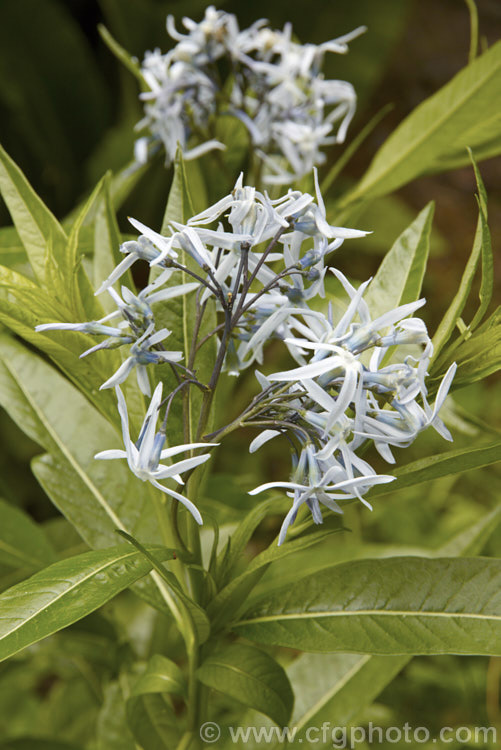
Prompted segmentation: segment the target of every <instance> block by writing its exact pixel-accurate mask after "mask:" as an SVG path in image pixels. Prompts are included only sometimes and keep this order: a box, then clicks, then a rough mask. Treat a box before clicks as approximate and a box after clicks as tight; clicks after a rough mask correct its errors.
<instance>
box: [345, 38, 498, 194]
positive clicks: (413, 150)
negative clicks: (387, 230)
mask: <svg viewBox="0 0 501 750" xmlns="http://www.w3.org/2000/svg"><path fill="white" fill-rule="evenodd" d="M500 72H501V42H498V43H497V44H494V45H493V46H492V47H491V48H490V49H488V50H487V51H486V52H485V53H484V54H483V55H482V56H481V57H479V58H477V59H476V60H474V61H473V62H472V63H471V64H470V65H468V66H467V67H466V68H464V69H463V70H461V71H460V72H459V73H458V74H457V75H456V76H455V77H454V78H453V79H452V80H451V81H450V82H449V83H447V84H446V85H445V86H444V87H443V88H441V89H440V90H439V91H437V93H436V94H433V96H431V97H430V98H429V99H426V101H424V102H422V103H421V104H420V105H419V106H418V107H417V108H416V109H415V110H414V111H413V112H411V114H410V115H409V116H408V117H407V118H406V119H405V120H404V121H403V122H402V123H401V124H400V125H399V127H398V128H397V129H396V130H395V131H394V132H393V133H392V134H391V135H390V137H389V138H388V139H387V140H386V142H385V143H384V144H383V146H382V147H381V148H380V149H379V151H378V152H377V154H376V156H375V157H374V159H373V161H372V163H371V165H370V166H369V168H368V170H367V172H366V173H365V175H364V176H363V177H362V179H361V181H360V182H359V184H358V185H357V186H356V188H355V189H354V191H353V192H352V193H351V194H350V195H349V196H348V199H347V202H352V201H355V200H357V199H359V198H361V197H363V198H364V199H365V198H375V197H377V196H379V195H384V194H385V193H390V192H392V191H393V190H396V189H397V188H399V187H401V186H402V185H405V184H406V183H407V182H410V181H411V180H413V179H415V178H416V177H419V176H420V175H423V174H429V173H431V172H438V171H441V170H442V169H444V168H445V167H452V166H454V167H458V166H462V165H464V164H466V163H467V160H468V155H467V152H466V147H467V146H470V147H471V148H472V149H473V150H474V151H475V153H476V156H477V158H478V159H485V158H488V157H490V156H494V155H495V154H497V153H499V152H500V151H501V139H500V138H499V124H500V117H501V115H500V113H499V106H498V102H499V100H500V98H501V75H500ZM479 112H482V115H481V116H480V117H479ZM495 137H496V138H495ZM493 138H495V140H494V141H493Z"/></svg>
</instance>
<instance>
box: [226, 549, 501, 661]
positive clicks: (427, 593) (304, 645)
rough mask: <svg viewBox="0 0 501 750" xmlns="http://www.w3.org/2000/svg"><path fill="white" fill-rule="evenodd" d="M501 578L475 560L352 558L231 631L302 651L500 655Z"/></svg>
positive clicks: (264, 604)
mask: <svg viewBox="0 0 501 750" xmlns="http://www.w3.org/2000/svg"><path fill="white" fill-rule="evenodd" d="M500 577H501V563H500V562H499V561H497V560H488V559H481V558H470V559H466V560H457V559H454V558H442V559H437V560H425V559H423V558H412V557H402V558H398V557H396V558H392V559H388V560H357V561H353V562H351V563H344V564H341V565H338V566H335V567H333V568H329V569H327V570H324V571H321V572H320V573H318V574H316V575H314V576H309V577H307V578H304V579H302V580H301V581H299V582H298V583H297V584H296V586H295V587H294V590H293V591H290V590H283V591H280V592H277V593H274V594H272V595H271V596H270V597H269V599H266V598H264V599H262V600H261V602H260V604H259V606H258V607H256V608H255V609H254V610H251V611H250V612H247V613H246V614H245V615H244V617H243V618H242V619H241V620H240V621H239V622H238V623H237V624H236V625H235V629H236V630H237V632H238V633H240V634H241V635H244V636H245V637H246V638H250V639H251V640H255V641H257V642H258V643H266V644H272V645H277V646H288V647H289V648H298V649H301V650H303V651H320V652H324V653H329V652H332V651H350V652H356V653H368V654H406V653H407V654H441V653H455V654H460V653H463V654H492V655H499V654H501V638H500V615H499V613H500V602H499V582H500ZM437 581H439V582H440V584H439V585H437Z"/></svg>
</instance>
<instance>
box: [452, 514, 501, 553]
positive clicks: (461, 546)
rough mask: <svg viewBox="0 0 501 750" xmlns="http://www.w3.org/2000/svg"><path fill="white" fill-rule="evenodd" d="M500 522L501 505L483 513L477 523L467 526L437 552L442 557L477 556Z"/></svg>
mask: <svg viewBox="0 0 501 750" xmlns="http://www.w3.org/2000/svg"><path fill="white" fill-rule="evenodd" d="M500 522H501V505H499V506H498V507H497V508H494V510H491V511H490V512H489V513H485V514H484V515H483V516H482V518H480V520H479V521H477V522H476V523H474V524H469V525H468V527H467V528H466V529H464V531H460V532H459V533H458V534H456V536H454V537H453V538H452V539H450V540H449V541H448V542H446V543H445V544H443V545H442V546H441V547H440V550H439V552H440V554H441V555H442V556H444V557H446V556H447V557H453V556H455V555H462V556H463V557H466V556H471V555H479V554H480V553H481V552H482V549H483V548H484V546H485V544H486V542H487V541H488V539H489V537H490V536H491V535H492V533H493V531H494V530H495V529H496V528H497V527H498V526H499V523H500Z"/></svg>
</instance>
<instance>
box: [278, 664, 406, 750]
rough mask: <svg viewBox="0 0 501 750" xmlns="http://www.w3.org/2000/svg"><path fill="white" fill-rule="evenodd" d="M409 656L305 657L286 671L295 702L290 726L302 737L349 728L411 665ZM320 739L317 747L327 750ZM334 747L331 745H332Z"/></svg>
mask: <svg viewBox="0 0 501 750" xmlns="http://www.w3.org/2000/svg"><path fill="white" fill-rule="evenodd" d="M408 661H409V657H408V656H369V655H364V656H360V655H359V654H302V655H301V656H299V657H298V658H297V659H295V660H294V661H293V662H292V664H291V665H290V666H289V668H288V670H287V675H288V677H289V679H290V681H291V684H292V685H293V687H294V686H297V689H296V690H295V696H296V702H295V705H294V713H293V714H292V719H291V721H290V724H291V725H292V726H294V727H296V728H297V731H298V734H303V733H305V732H306V731H307V729H308V727H311V726H317V727H321V726H322V724H323V723H324V721H328V722H329V723H330V724H331V726H332V727H335V726H338V727H343V726H347V725H348V724H349V723H350V721H351V720H352V719H354V718H355V716H357V715H358V714H359V713H360V712H361V711H362V710H363V709H364V708H365V707H366V706H368V705H370V704H371V703H372V701H373V700H374V699H375V698H377V696H378V695H379V693H380V692H381V691H382V690H383V689H384V688H385V687H386V685H388V684H389V683H390V682H391V681H392V680H393V678H394V677H396V675H397V674H398V673H399V672H400V671H401V670H402V669H403V667H404V666H405V665H406V664H407V663H408ZM320 737H321V735H319V736H318V739H319V744H318V747H325V745H324V744H323V743H322V740H321V739H320ZM329 747H332V743H331V744H330V745H329Z"/></svg>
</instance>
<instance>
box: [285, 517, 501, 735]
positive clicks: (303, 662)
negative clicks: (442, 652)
mask: <svg viewBox="0 0 501 750" xmlns="http://www.w3.org/2000/svg"><path fill="white" fill-rule="evenodd" d="M500 519H501V506H499V507H498V508H497V509H495V510H493V511H491V512H490V513H486V514H485V515H484V516H483V517H482V518H481V519H480V520H479V521H477V523H475V524H473V525H469V526H468V528H467V529H466V530H465V531H462V532H460V533H459V534H457V535H456V536H455V537H453V538H452V539H451V540H450V541H449V542H447V543H446V544H445V545H443V546H442V547H441V548H440V550H438V553H439V554H440V555H441V556H444V555H447V556H449V555H463V556H464V555H475V554H478V553H480V552H481V550H482V547H483V545H484V544H485V542H486V541H487V539H488V538H489V536H490V535H491V534H492V532H493V531H494V529H495V528H496V527H497V525H498V524H499V522H500ZM428 552H429V551H428ZM409 661H410V658H409V657H408V656H369V655H363V656H360V655H355V654H308V653H305V654H301V655H300V656H299V657H298V658H297V659H295V660H294V661H293V662H292V664H291V665H290V666H289V667H288V669H287V675H288V677H289V679H290V681H291V684H292V687H293V690H294V695H295V705H294V712H293V715H292V719H291V721H290V724H291V725H293V726H295V727H297V728H298V732H300V733H304V732H306V730H307V729H308V727H310V726H317V727H318V726H321V725H322V723H323V722H324V721H329V722H330V724H331V726H347V725H348V724H350V722H351V721H352V720H353V719H354V718H355V717H356V716H357V715H359V714H360V713H361V712H362V711H363V710H364V709H365V708H366V706H368V705H370V704H371V703H372V701H373V700H374V699H375V698H376V697H377V695H378V694H379V693H380V692H381V690H383V689H384V688H385V687H386V685H388V684H389V683H390V682H391V681H392V680H393V678H394V677H395V675H396V674H397V673H398V672H399V671H400V670H401V669H403V667H404V666H405V665H406V664H408V662H409ZM319 747H324V746H323V745H319Z"/></svg>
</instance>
